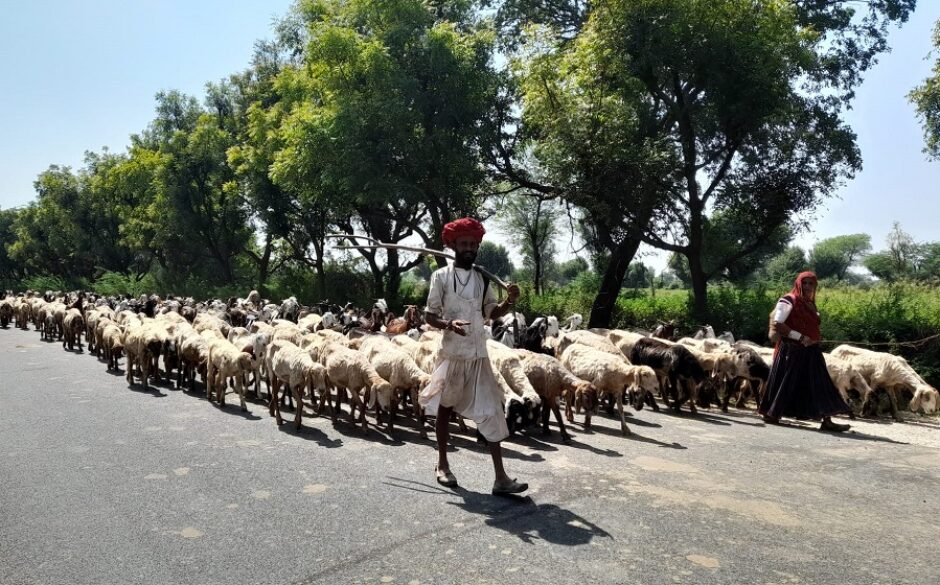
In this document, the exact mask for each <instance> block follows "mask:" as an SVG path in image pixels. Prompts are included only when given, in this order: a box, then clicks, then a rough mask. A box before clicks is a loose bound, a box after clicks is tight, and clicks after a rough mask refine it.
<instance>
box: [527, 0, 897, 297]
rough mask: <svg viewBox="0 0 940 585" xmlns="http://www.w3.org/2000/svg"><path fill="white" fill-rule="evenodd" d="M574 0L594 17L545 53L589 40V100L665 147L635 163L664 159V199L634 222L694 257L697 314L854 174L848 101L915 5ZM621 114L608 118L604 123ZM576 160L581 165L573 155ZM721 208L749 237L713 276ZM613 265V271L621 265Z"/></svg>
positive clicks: (560, 26)
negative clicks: (713, 228)
mask: <svg viewBox="0 0 940 585" xmlns="http://www.w3.org/2000/svg"><path fill="white" fill-rule="evenodd" d="M571 4H578V5H580V6H583V7H584V12H586V13H588V17H587V18H586V19H584V20H583V22H584V24H583V25H582V26H581V28H580V30H578V32H577V35H576V37H575V38H574V40H573V41H572V40H568V39H570V38H571V36H572V35H571V34H565V33H561V32H559V33H556V37H561V38H562V42H555V43H549V44H548V48H547V49H543V50H542V52H548V53H549V54H557V53H558V52H560V51H561V52H566V53H568V52H576V51H577V49H571V47H578V46H584V45H582V43H584V44H590V45H593V46H594V51H593V52H594V54H595V55H597V56H598V57H599V60H598V64H597V65H596V66H583V67H581V71H583V72H586V73H587V77H588V78H589V79H590V80H591V81H590V83H589V85H590V87H592V88H593V89H594V90H595V92H594V95H595V96H598V97H599V96H608V97H609V98H610V99H613V97H614V96H619V98H620V100H622V101H625V102H627V103H629V104H631V106H630V107H626V108H623V109H622V110H621V115H622V112H624V111H626V112H633V113H636V112H646V115H634V116H632V117H631V118H627V119H634V120H639V121H640V123H637V124H635V126H636V127H638V128H644V127H645V128H647V129H648V131H647V132H646V133H645V134H641V135H642V136H643V137H644V141H643V144H644V145H645V146H647V147H649V146H650V145H653V146H659V148H660V149H662V148H665V149H666V152H665V153H663V152H661V151H660V152H658V153H657V156H655V157H654V156H653V155H652V152H656V151H655V150H651V149H647V151H646V154H644V155H642V156H641V157H640V158H642V159H644V160H647V161H649V160H659V161H662V162H664V163H665V165H666V166H665V168H662V169H657V170H658V171H659V172H657V173H655V176H656V177H658V178H660V184H659V185H656V189H655V190H654V191H655V194H656V198H658V199H660V200H663V199H665V201H667V202H668V203H669V206H668V207H667V210H666V212H665V213H656V214H651V215H649V216H648V218H647V217H642V216H641V217H638V218H637V219H638V220H639V221H635V222H633V224H634V225H641V226H643V227H644V228H647V229H646V233H644V234H643V238H644V239H645V240H646V241H647V242H648V243H651V244H652V245H654V246H657V247H660V248H662V249H665V250H668V251H671V252H675V253H679V254H681V255H683V256H685V257H686V258H687V259H688V263H689V271H690V274H691V278H692V284H693V291H694V297H695V312H696V313H698V314H699V315H702V314H704V313H705V309H706V303H707V296H706V285H707V282H708V280H709V279H710V278H712V277H714V276H716V275H721V274H724V273H727V271H728V270H729V268H730V267H731V266H732V265H734V264H736V263H737V262H738V261H739V260H741V259H742V258H745V257H747V256H749V255H751V254H753V253H755V252H756V251H758V250H759V249H760V248H761V247H762V246H764V243H765V241H766V239H767V237H768V235H769V234H771V233H773V232H774V231H775V230H778V229H780V228H781V226H785V225H786V226H787V227H789V228H794V227H796V224H795V223H794V220H793V218H794V217H796V216H797V214H799V213H800V212H805V211H809V210H812V209H813V208H814V207H815V206H816V205H817V204H818V201H819V200H820V198H821V197H824V196H826V195H827V194H829V193H831V192H832V191H833V190H834V189H835V188H836V187H837V186H838V184H839V183H840V181H841V180H843V179H844V178H846V177H850V176H851V175H852V174H853V173H854V171H855V170H856V169H857V168H859V165H860V158H859V154H858V150H857V148H856V146H855V141H854V135H853V134H852V132H851V131H850V130H849V129H848V128H847V127H846V126H845V124H844V123H843V121H842V119H841V116H842V112H843V107H844V105H845V104H846V103H848V100H849V99H850V98H851V96H852V94H853V91H854V88H855V87H856V86H857V84H858V83H859V81H860V79H861V75H862V73H863V72H864V71H865V70H867V69H868V68H869V67H870V66H871V64H872V63H873V62H874V58H875V57H876V56H877V54H878V53H879V52H882V51H884V50H886V48H887V44H886V40H885V39H886V35H887V29H888V26H889V25H890V24H893V23H897V22H904V21H905V20H906V19H907V17H908V15H909V13H910V11H911V10H912V9H913V7H914V4H915V2H914V0H885V1H883V2H872V3H868V4H867V9H866V10H863V11H858V12H856V6H855V3H853V2H851V1H849V0H845V1H838V0H835V1H834V0H825V1H823V0H805V1H799V2H793V3H789V2H777V1H771V0H759V1H757V2H747V3H744V2H738V1H736V0H709V1H701V2H688V1H687V0H639V1H637V0H601V1H597V2H592V3H589V4H581V3H575V2H572V3H571ZM513 5H514V6H515V7H516V9H517V12H518V13H519V14H523V15H527V16H528V17H530V19H531V21H535V22H539V21H544V20H551V19H550V15H547V14H546V13H545V12H544V11H540V10H539V7H540V6H542V3H541V2H538V1H531V2H529V1H525V0H520V1H519V2H513ZM571 12H572V11H568V15H563V18H562V19H561V20H560V21H558V22H552V26H554V27H555V29H556V31H564V30H567V29H566V26H567V27H568V28H570V26H568V25H567V24H566V23H572V22H575V23H577V22H578V21H577V20H576V19H571V18H570V17H569V15H570V13H571ZM579 14H580V12H579ZM546 16H548V17H549V18H546ZM530 52H531V51H530ZM536 53H537V51H536ZM553 71H555V72H557V73H556V76H557V77H560V78H563V79H565V81H566V83H565V86H566V87H570V86H572V85H573V83H572V81H571V80H570V79H569V78H567V77H566V73H565V69H564V68H563V67H555V68H554V69H553ZM543 85H546V84H544V83H543ZM546 87H547V88H548V90H546V91H545V92H544V93H548V94H549V95H550V98H551V99H554V100H555V102H556V103H558V102H561V103H564V102H562V101H561V97H562V96H564V92H562V91H558V89H559V88H556V87H554V86H552V85H551V84H547V85H546ZM613 88H616V89H618V90H619V93H617V91H612V89H613ZM549 90H550V91H549ZM526 99H529V98H528V97H527V98H526ZM583 103H584V104H588V105H590V107H583V108H581V116H580V120H582V121H584V123H585V124H587V125H588V126H590V123H591V122H592V121H594V120H595V118H593V117H592V114H593V113H594V112H596V111H599V109H600V108H598V106H597V100H596V99H595V100H593V101H591V100H584V101H583ZM637 104H639V105H637ZM644 106H645V107H646V109H645V110H644ZM607 113H608V114H609V113H610V112H609V111H608V112H607ZM616 119H617V117H616V115H607V116H605V117H604V118H603V122H605V123H606V122H608V121H610V120H616ZM559 121H560V122H564V119H563V118H561V119H560V120H559ZM644 121H648V123H647V124H646V125H645V126H644V125H643V124H642V122H644ZM610 142H611V141H604V142H603V143H605V144H609V143H610ZM584 143H585V144H587V145H589V146H590V147H591V148H595V147H596V144H597V143H596V142H593V141H587V140H585V141H584ZM569 151H570V152H576V151H572V150H570V149H569ZM633 152H637V149H633ZM640 152H642V150H641V151H640ZM571 158H572V159H573V160H583V159H584V157H583V155H581V154H580V153H577V154H576V155H575V156H572V157H571ZM582 176H586V175H585V174H582ZM603 196H604V197H610V195H609V194H608V193H607V192H604V194H603ZM717 212H722V213H729V214H731V215H733V216H736V217H740V218H744V219H745V220H747V223H746V226H745V227H747V228H748V232H749V233H748V237H747V238H742V239H741V242H740V243H738V245H736V246H735V247H734V250H733V252H731V253H730V255H728V256H727V257H726V258H724V259H723V261H721V262H717V263H716V264H715V266H714V268H713V269H712V270H708V269H707V268H706V267H705V264H704V255H705V252H706V247H705V244H704V242H705V238H706V232H707V230H708V221H707V220H708V218H709V217H710V215H711V214H712V213H717ZM589 220H590V221H592V222H593V221H594V218H593V217H590V218H589ZM653 220H655V221H653ZM631 256H632V255H631ZM615 260H616V261H614V262H612V263H611V264H612V265H613V266H620V267H622V269H624V270H625V269H626V265H625V264H623V263H622V262H620V260H619V258H617V259H615Z"/></svg>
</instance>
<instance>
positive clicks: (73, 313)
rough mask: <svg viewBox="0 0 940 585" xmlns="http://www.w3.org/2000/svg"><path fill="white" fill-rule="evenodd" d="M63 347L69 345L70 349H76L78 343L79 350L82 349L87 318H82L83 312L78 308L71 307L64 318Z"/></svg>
mask: <svg viewBox="0 0 940 585" xmlns="http://www.w3.org/2000/svg"><path fill="white" fill-rule="evenodd" d="M62 329H63V330H64V335H63V336H62V349H65V346H66V345H68V348H69V351H72V350H73V349H75V345H76V344H78V351H82V331H84V329H85V320H84V319H83V318H82V312H81V311H79V310H78V309H69V310H68V311H66V313H65V317H64V318H63V320H62Z"/></svg>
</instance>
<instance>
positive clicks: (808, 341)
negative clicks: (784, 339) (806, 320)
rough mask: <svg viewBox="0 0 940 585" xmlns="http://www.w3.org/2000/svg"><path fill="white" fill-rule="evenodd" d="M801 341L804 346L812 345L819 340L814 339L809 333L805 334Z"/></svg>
mask: <svg viewBox="0 0 940 585" xmlns="http://www.w3.org/2000/svg"><path fill="white" fill-rule="evenodd" d="M800 343H802V344H803V347H809V346H811V345H816V344H817V343H819V342H818V341H816V340H815V339H812V338H811V337H810V336H809V335H804V336H803V340H802V341H801V342H800Z"/></svg>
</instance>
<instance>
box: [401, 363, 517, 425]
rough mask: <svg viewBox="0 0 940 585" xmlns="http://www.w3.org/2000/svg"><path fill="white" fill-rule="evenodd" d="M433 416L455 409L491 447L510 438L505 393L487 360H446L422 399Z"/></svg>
mask: <svg viewBox="0 0 940 585" xmlns="http://www.w3.org/2000/svg"><path fill="white" fill-rule="evenodd" d="M418 403H419V404H421V406H423V407H424V408H425V410H427V411H428V412H429V413H434V414H436V413H437V409H438V408H439V407H441V406H443V407H445V408H453V409H454V411H455V412H457V414H459V415H460V416H462V417H464V418H469V419H470V420H472V421H473V422H474V423H475V424H476V427H477V430H479V431H480V434H481V435H483V438H484V439H486V440H487V441H489V442H491V443H496V442H499V441H502V440H503V439H505V438H506V437H508V436H509V427H508V426H507V425H506V415H505V414H504V412H503V390H502V389H501V388H500V386H499V383H498V382H497V381H496V377H495V374H493V368H492V366H491V365H490V361H489V359H487V358H479V359H473V360H457V359H445V360H443V361H442V362H441V363H440V364H439V365H438V366H437V368H436V369H435V370H434V373H433V374H432V375H431V382H430V383H429V384H428V385H427V386H426V387H425V389H424V390H422V391H421V395H420V396H419V397H418Z"/></svg>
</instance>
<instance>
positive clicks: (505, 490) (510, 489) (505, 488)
mask: <svg viewBox="0 0 940 585" xmlns="http://www.w3.org/2000/svg"><path fill="white" fill-rule="evenodd" d="M527 489H529V484H527V483H519V482H518V481H516V480H515V479H510V480H509V482H508V483H499V482H496V483H494V484H493V495H494V496H503V495H507V494H518V493H521V492H524V491H526V490H527Z"/></svg>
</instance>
